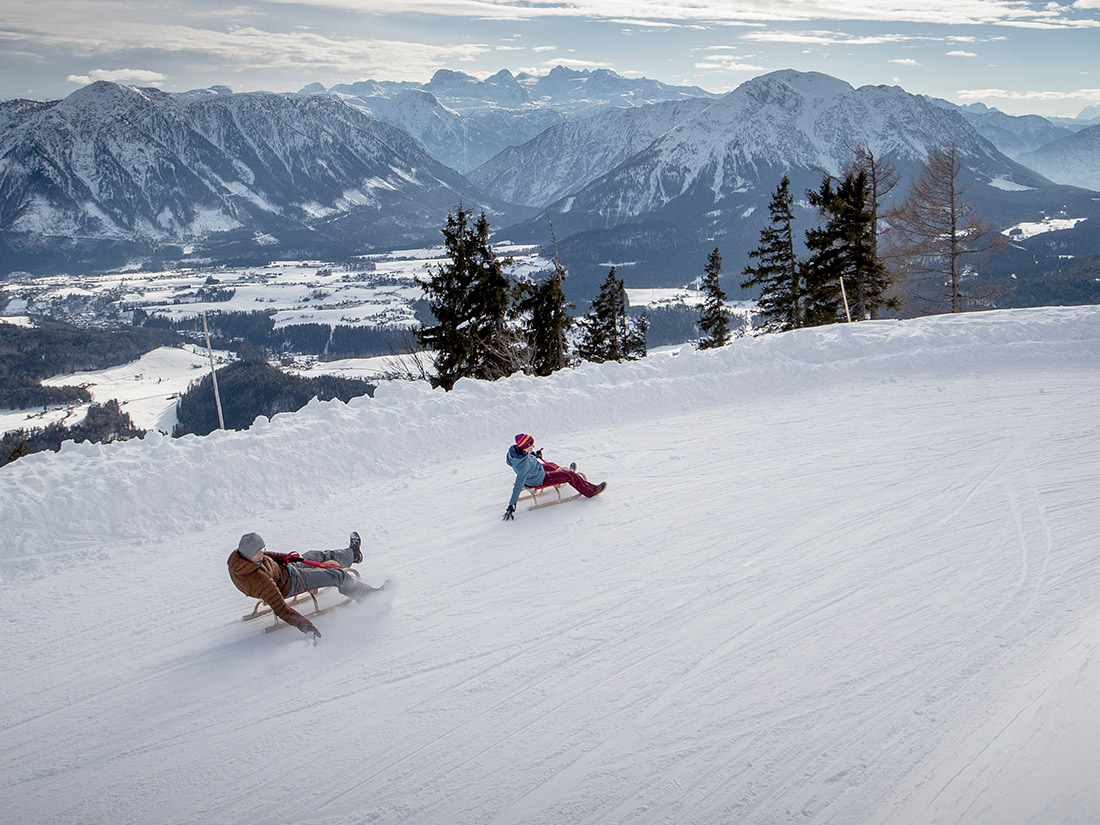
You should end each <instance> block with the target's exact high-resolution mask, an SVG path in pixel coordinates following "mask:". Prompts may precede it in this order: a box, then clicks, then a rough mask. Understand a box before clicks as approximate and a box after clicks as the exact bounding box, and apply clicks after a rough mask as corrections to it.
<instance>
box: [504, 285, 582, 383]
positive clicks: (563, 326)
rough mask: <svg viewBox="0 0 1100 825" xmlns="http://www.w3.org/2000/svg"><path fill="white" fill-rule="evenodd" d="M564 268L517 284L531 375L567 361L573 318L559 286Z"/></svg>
mask: <svg viewBox="0 0 1100 825" xmlns="http://www.w3.org/2000/svg"><path fill="white" fill-rule="evenodd" d="M564 275H565V273H564V271H563V270H562V269H561V267H560V266H558V267H555V269H554V274H553V275H551V276H550V277H549V278H547V279H546V280H545V281H543V282H542V283H539V284H526V283H525V284H521V285H520V287H519V301H518V302H517V304H516V308H517V309H518V310H519V313H520V315H521V316H522V317H523V319H524V330H525V333H526V338H527V347H528V359H527V360H528V364H529V368H530V370H531V372H533V373H534V374H535V375H550V374H551V373H552V372H556V371H557V370H560V369H562V368H563V367H565V366H567V365H568V364H569V337H568V336H569V329H570V327H572V326H573V319H572V318H571V317H570V316H569V312H568V310H569V309H570V308H572V304H568V303H566V300H565V292H564V291H563V290H562V288H561V283H562V280H563V278H564Z"/></svg>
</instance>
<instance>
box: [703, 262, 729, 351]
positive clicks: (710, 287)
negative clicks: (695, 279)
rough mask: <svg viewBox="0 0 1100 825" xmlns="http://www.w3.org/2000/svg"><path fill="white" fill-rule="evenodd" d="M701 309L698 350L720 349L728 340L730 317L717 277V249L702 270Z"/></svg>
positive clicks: (719, 271) (720, 264) (718, 272)
mask: <svg viewBox="0 0 1100 825" xmlns="http://www.w3.org/2000/svg"><path fill="white" fill-rule="evenodd" d="M703 272H704V274H703V284H702V287H703V289H702V291H703V295H704V296H705V297H704V300H703V307H702V309H701V310H700V312H699V330H700V331H701V332H702V333H703V337H702V338H701V339H700V340H699V349H711V348H713V347H721V346H724V345H725V344H727V343H728V342H729V339H730V317H729V310H727V309H726V293H725V292H723V291H722V284H721V282H720V280H719V275H720V274H721V272H722V256H721V255H719V254H718V249H717V247H715V250H714V251H713V252H711V253H710V257H709V258H707V265H706V267H704V270H703Z"/></svg>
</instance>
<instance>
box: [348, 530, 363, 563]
mask: <svg viewBox="0 0 1100 825" xmlns="http://www.w3.org/2000/svg"><path fill="white" fill-rule="evenodd" d="M348 547H350V548H351V552H352V553H353V556H352V560H351V563H352V564H359V562H361V561H362V560H363V549H362V547H363V542H362V540H361V539H360V538H359V534H358V533H352V534H351V540H350V541H349V542H348Z"/></svg>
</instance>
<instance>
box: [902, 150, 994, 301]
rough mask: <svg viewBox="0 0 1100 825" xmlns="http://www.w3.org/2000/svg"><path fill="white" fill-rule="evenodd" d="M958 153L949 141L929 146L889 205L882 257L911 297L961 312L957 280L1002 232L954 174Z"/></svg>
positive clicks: (959, 162) (983, 256)
mask: <svg viewBox="0 0 1100 825" xmlns="http://www.w3.org/2000/svg"><path fill="white" fill-rule="evenodd" d="M961 171H962V158H961V157H960V151H959V148H958V147H957V146H956V145H955V144H953V143H952V144H949V145H948V146H946V147H943V148H938V149H933V150H932V151H931V153H930V154H929V156H928V160H927V161H926V162H925V164H924V168H923V169H921V172H920V174H919V175H918V176H917V177H916V178H915V179H914V180H913V182H912V184H910V187H909V194H908V197H906V199H905V202H904V203H903V204H901V205H900V206H899V207H897V208H896V209H892V210H890V212H889V213H888V215H887V217H886V221H887V223H888V224H889V235H888V237H889V246H890V249H889V251H888V252H887V254H886V256H885V257H886V258H887V260H888V261H889V262H890V263H891V264H892V265H893V268H896V269H898V270H900V272H901V273H902V274H903V275H904V276H905V278H906V280H907V281H908V284H909V290H910V292H911V297H913V298H914V299H915V300H918V301H925V302H929V303H933V304H942V303H945V299H949V300H950V306H951V311H952V312H962V310H963V298H964V296H963V292H962V281H963V278H964V276H965V275H967V274H968V273H970V272H973V271H975V270H976V268H977V267H978V266H979V265H980V264H981V263H982V262H983V261H984V260H985V259H986V258H987V257H988V256H989V255H990V254H992V253H993V252H994V251H996V250H998V249H1000V248H1002V247H1003V245H1004V243H1005V240H1006V239H1005V238H1004V236H1003V235H1001V234H1000V233H998V232H996V231H994V228H993V225H992V224H989V223H986V222H985V221H983V220H981V218H979V217H978V214H977V210H976V209H975V207H974V204H973V203H972V202H970V201H968V200H967V199H966V192H967V185H966V184H964V183H963V182H962V181H961V180H960V179H959V174H960V172H961Z"/></svg>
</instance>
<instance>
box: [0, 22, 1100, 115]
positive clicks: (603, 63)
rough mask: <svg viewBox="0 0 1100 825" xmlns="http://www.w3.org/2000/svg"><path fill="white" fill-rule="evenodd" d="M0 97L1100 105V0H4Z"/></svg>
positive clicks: (1045, 110) (1024, 109)
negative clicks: (851, 99)
mask: <svg viewBox="0 0 1100 825" xmlns="http://www.w3.org/2000/svg"><path fill="white" fill-rule="evenodd" d="M0 9H2V13H0V99H4V100H6V99H12V98H30V99H35V100H47V99H56V98H60V97H64V96H66V95H68V94H70V93H71V92H73V91H75V90H76V89H78V88H79V87H81V86H83V85H86V84H87V83H89V82H92V81H95V80H110V81H115V82H119V83H126V84H133V85H143V86H156V87H159V88H162V89H164V90H165V91H186V90H188V89H196V88H206V87H209V86H213V85H224V86H229V87H230V88H232V89H234V90H235V91H254V90H258V89H265V90H270V91H298V90H299V89H301V88H302V87H303V86H306V85H307V84H310V83H314V82H319V83H322V84H324V85H325V86H332V85H335V84H337V83H352V82H355V81H359V80H368V79H373V80H407V81H413V82H418V83H424V82H427V81H428V80H430V79H431V76H432V74H433V73H434V72H435V71H437V70H439V69H454V70H458V71H463V72H467V73H469V74H472V75H475V76H478V77H486V76H488V75H490V74H493V73H495V72H497V71H499V70H501V69H508V70H509V71H511V72H513V73H514V74H518V73H519V72H521V71H524V72H529V73H533V74H545V73H546V72H548V71H549V70H550V69H552V68H553V67H554V66H557V65H566V66H570V67H572V68H577V69H585V68H588V69H596V68H608V69H612V70H613V71H615V72H618V73H619V74H621V75H625V76H628V77H637V76H644V77H649V78H653V79H656V80H661V81H664V82H666V83H672V84H677V85H681V84H682V85H692V86H699V87H702V88H703V89H706V90H707V91H710V92H717V93H722V92H727V91H730V90H732V89H734V88H736V87H737V86H738V85H739V84H741V83H743V82H744V81H746V80H749V79H751V78H753V77H756V76H758V75H761V74H765V73H767V72H770V71H775V70H779V69H787V68H793V69H797V70H801V71H820V72H825V73H826V74H831V75H833V76H835V77H839V78H841V79H843V80H846V81H847V82H849V83H851V84H853V85H855V86H861V85H864V84H889V85H898V86H901V87H902V88H904V89H905V90H906V91H909V92H912V93H915V94H928V95H933V96H936V97H942V98H946V99H947V100H951V101H953V102H956V103H961V104H967V103H974V102H981V103H985V104H986V105H989V106H993V107H996V108H998V109H1001V110H1002V111H1004V112H1007V113H1009V114H1040V115H1045V116H1061V117H1073V116H1075V115H1077V114H1078V113H1079V112H1081V110H1082V109H1084V108H1085V107H1087V106H1093V105H1098V104H1100V56H1098V55H1100V0H1072V2H1070V1H1069V0H1066V2H1033V1H1032V0H858V2H856V1H855V0H740V1H739V2H736V3H734V2H728V0H254V2H242V3H238V4H232V0H229V4H226V3H225V2H222V0H113V2H94V0H3V2H2V4H0Z"/></svg>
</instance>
